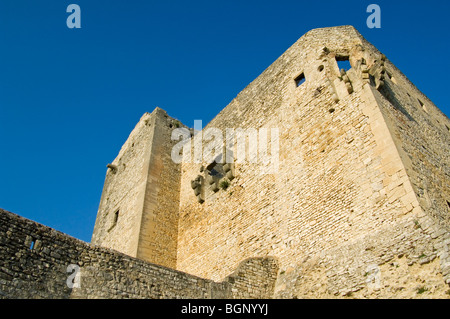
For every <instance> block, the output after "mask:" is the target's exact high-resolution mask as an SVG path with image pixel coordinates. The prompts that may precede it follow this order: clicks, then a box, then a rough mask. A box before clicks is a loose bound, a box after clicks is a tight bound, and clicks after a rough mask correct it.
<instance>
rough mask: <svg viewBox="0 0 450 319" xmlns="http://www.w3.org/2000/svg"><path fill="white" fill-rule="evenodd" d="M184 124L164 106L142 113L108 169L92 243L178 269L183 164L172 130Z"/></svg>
mask: <svg viewBox="0 0 450 319" xmlns="http://www.w3.org/2000/svg"><path fill="white" fill-rule="evenodd" d="M179 125H181V123H179V122H178V121H176V120H174V119H172V118H170V117H169V116H168V115H167V113H166V112H165V111H164V110H162V109H160V108H156V109H155V110H154V111H153V113H151V114H149V113H146V114H144V115H143V116H142V118H141V120H140V121H139V123H138V124H137V125H136V127H135V129H134V130H133V132H132V133H131V134H130V136H129V138H128V139H127V141H126V142H125V144H124V146H123V147H122V149H121V150H120V153H119V155H118V156H117V158H116V159H115V160H114V161H113V162H112V164H113V165H115V166H116V167H117V169H116V170H112V169H108V171H107V174H106V180H105V186H104V189H103V194H102V199H101V202H100V207H99V210H98V215H97V220H96V223H95V228H94V233H93V236H92V243H94V244H98V245H102V246H104V247H109V248H113V249H115V250H118V251H120V252H123V253H125V254H128V255H130V256H133V257H137V258H140V259H143V260H146V261H149V262H152V263H157V264H160V265H163V266H167V267H172V268H175V266H176V254H177V234H178V206H179V188H180V165H179V164H176V163H174V162H173V161H172V159H171V148H172V146H173V145H174V144H175V143H174V142H172V141H171V133H172V130H173V129H174V128H175V127H176V126H179ZM116 212H119V213H118V217H117V216H115V214H116ZM115 219H117V220H115Z"/></svg>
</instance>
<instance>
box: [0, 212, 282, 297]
mask: <svg viewBox="0 0 450 319" xmlns="http://www.w3.org/2000/svg"><path fill="white" fill-rule="evenodd" d="M70 265H75V267H79V268H78V272H77V273H78V274H79V277H78V278H79V281H77V282H78V283H79V285H80V286H79V287H77V286H75V287H72V288H69V287H68V285H67V282H68V279H69V276H71V275H74V274H75V273H74V271H73V269H69V271H68V267H69V266H70ZM277 272H278V264H277V262H276V260H274V259H272V258H257V259H250V260H246V261H244V262H242V264H241V265H240V266H239V268H238V269H237V270H236V272H235V273H233V274H231V275H229V276H228V277H227V278H226V280H225V281H223V282H214V281H211V280H208V279H203V278H199V277H195V276H192V275H189V274H186V273H183V272H180V271H176V270H173V269H170V268H166V267H163V266H159V265H156V264H151V263H147V262H145V261H142V260H139V259H136V258H133V257H130V256H127V255H124V254H122V253H119V252H117V251H114V250H112V249H108V248H102V247H98V246H95V245H90V244H87V243H84V242H82V241H80V240H77V239H75V238H72V237H70V236H67V235H65V234H63V233H60V232H57V231H55V230H53V229H51V228H48V227H46V226H43V225H41V224H38V223H36V222H33V221H30V220H28V219H25V218H22V217H20V216H17V215H14V214H12V213H10V212H6V211H4V210H1V209H0V298H32V299H39V298H46V299H59V298H152V299H161V298H190V299H191V298H192V299H195V298H201V299H207V298H225V299H227V298H270V297H271V296H272V295H273V289H274V283H275V280H276V276H277ZM72 277H75V276H72ZM70 279H72V278H70ZM69 282H71V281H70V280H69Z"/></svg>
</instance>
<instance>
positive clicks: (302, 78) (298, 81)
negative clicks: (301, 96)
mask: <svg viewBox="0 0 450 319" xmlns="http://www.w3.org/2000/svg"><path fill="white" fill-rule="evenodd" d="M305 81H306V78H305V73H303V72H302V73H301V74H300V75H299V76H297V77H296V78H295V85H296V86H297V87H299V86H300V85H302V84H303V83H305Z"/></svg>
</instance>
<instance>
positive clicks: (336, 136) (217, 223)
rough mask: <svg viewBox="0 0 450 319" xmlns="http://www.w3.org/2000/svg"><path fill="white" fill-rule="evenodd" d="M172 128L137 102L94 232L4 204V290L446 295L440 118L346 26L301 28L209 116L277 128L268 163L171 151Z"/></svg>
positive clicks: (21, 293) (445, 135) (446, 190)
mask: <svg viewBox="0 0 450 319" xmlns="http://www.w3.org/2000/svg"><path fill="white" fill-rule="evenodd" d="M341 61H349V63H350V65H351V68H349V69H347V70H345V69H340V68H339V66H338V65H339V64H340V62H341ZM178 128H185V126H184V125H183V124H182V123H180V122H179V121H178V120H176V119H174V118H172V117H170V116H168V115H167V113H166V112H165V111H164V110H162V109H160V108H156V109H155V110H154V111H153V112H152V113H146V114H144V115H143V116H142V118H141V120H140V121H139V123H138V124H137V125H136V127H135V129H134V130H133V131H132V132H131V134H130V136H129V138H128V140H127V141H126V142H125V144H124V145H123V147H122V149H121V150H120V152H119V154H118V156H117V158H116V159H115V160H114V161H113V162H112V163H111V164H109V165H108V169H107V172H106V178H105V184H104V188H103V193H102V197H101V201H100V206H99V210H98V214H97V219H96V223H95V228H94V233H93V235H92V243H91V244H87V243H83V242H81V241H78V240H76V239H74V238H71V237H69V236H67V235H64V234H61V233H59V232H56V231H54V230H52V229H49V228H47V227H45V226H43V225H39V224H37V223H34V222H32V221H29V220H26V219H24V218H21V217H19V216H17V215H14V214H12V213H9V212H5V211H0V218H1V224H0V235H1V236H0V256H1V257H0V258H1V265H0V298H22V297H24V298H349V297H351V298H446V299H448V298H450V256H449V246H450V232H449V229H450V187H449V185H450V120H449V119H448V118H447V117H446V116H445V115H444V114H443V113H442V112H441V111H440V110H439V109H438V108H437V107H436V106H435V105H434V104H433V103H432V102H431V101H430V100H429V99H428V98H427V97H426V96H425V95H424V94H422V93H421V92H420V91H419V90H418V89H417V88H416V87H415V86H414V85H413V84H412V83H411V82H410V81H409V80H408V79H407V78H406V77H405V76H404V75H403V74H402V73H401V72H400V71H399V70H398V69H397V68H396V67H395V66H394V65H393V64H392V63H391V62H390V61H389V60H388V59H387V58H386V56H385V55H383V54H382V53H380V52H379V51H378V50H377V49H376V48H375V47H374V46H373V45H371V44H370V43H368V42H367V41H366V40H365V39H364V38H363V37H362V36H361V35H360V34H359V33H358V32H357V31H356V30H355V29H354V28H353V27H351V26H341V27H333V28H323V29H315V30H312V31H310V32H308V33H307V34H305V35H304V36H303V37H301V38H300V39H299V40H298V41H297V42H296V43H295V44H294V45H293V46H292V47H290V48H289V49H288V50H287V51H286V52H285V53H284V54H283V55H282V56H281V57H279V58H278V59H277V60H276V61H275V62H274V63H273V64H272V65H270V66H269V67H268V68H267V69H266V70H265V71H264V72H263V73H262V74H261V75H260V76H259V77H258V78H256V79H255V80H254V81H253V82H252V83H250V84H249V85H248V86H247V87H246V88H245V89H244V90H243V91H242V92H241V93H239V94H238V96H237V97H236V98H235V99H233V100H232V101H231V103H230V104H229V105H228V106H227V107H225V108H224V109H223V110H222V111H221V112H220V113H219V114H218V115H217V116H216V117H215V118H214V119H213V120H212V121H211V122H210V123H209V124H208V125H207V126H206V127H205V128H204V129H203V132H205V131H206V130H208V129H209V128H215V129H219V130H221V131H222V132H223V134H224V136H225V131H226V129H229V128H235V129H237V128H241V129H255V130H256V131H258V132H262V130H261V129H267V131H268V132H270V131H271V130H273V129H277V130H278V139H275V138H274V135H272V137H270V134H269V138H268V150H269V153H270V150H272V153H274V154H272V156H273V155H277V170H275V171H273V172H271V173H269V174H263V173H262V170H261V164H260V163H258V162H256V163H252V162H249V161H246V162H245V161H244V162H239V161H233V162H231V163H215V162H212V163H211V162H209V161H205V160H203V161H202V162H195V161H192V160H191V161H187V160H183V161H181V162H176V161H174V160H173V154H172V151H173V149H174V146H175V145H176V144H177V143H179V139H175V140H172V133H173V131H174V130H175V129H178ZM186 131H188V132H190V135H189V138H192V141H194V140H195V138H196V136H199V135H197V134H199V133H198V132H194V130H192V129H191V130H190V131H189V130H187V129H186ZM194 133H195V134H194ZM260 134H261V133H260ZM250 144H251V142H250V141H248V142H247V146H248V147H249V148H251V147H252V146H251V145H250ZM220 146H221V149H223V153H222V154H221V155H223V156H222V157H223V158H225V157H226V156H228V155H230V154H233V155H234V154H236V153H237V151H238V150H236V148H234V147H235V145H228V144H223V145H220ZM275 146H276V147H275ZM195 147H196V146H195V142H194V143H191V148H192V150H191V151H192V153H193V152H195ZM274 150H276V152H275V151H274ZM185 151H186V149H184V151H183V154H182V156H183V158H186V156H188V154H187V153H189V152H187V153H186V152H185ZM71 264H72V265H77V267H79V269H80V271H79V275H80V277H79V278H80V286H79V287H73V288H69V287H68V285H67V282H66V280H67V278H68V275H70V273H68V272H67V267H68V266H69V265H71Z"/></svg>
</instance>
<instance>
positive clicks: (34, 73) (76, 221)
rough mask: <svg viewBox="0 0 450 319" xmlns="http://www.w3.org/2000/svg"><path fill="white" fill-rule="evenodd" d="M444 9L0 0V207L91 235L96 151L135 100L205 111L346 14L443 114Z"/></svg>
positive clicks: (107, 149) (449, 9) (139, 106)
mask: <svg viewBox="0 0 450 319" xmlns="http://www.w3.org/2000/svg"><path fill="white" fill-rule="evenodd" d="M71 3H75V4H78V5H79V6H80V7H81V29H69V28H67V26H66V19H67V17H68V15H69V13H66V8H67V6H68V5H69V4H71ZM370 3H376V4H379V5H380V7H381V21H382V27H381V29H369V28H368V27H367V26H366V18H367V16H368V15H369V14H368V13H366V8H367V5H368V4H370ZM449 17H450V2H449V1H447V0H440V1H437V0H428V1H377V0H373V1H363V0H353V1H335V0H320V1H302V0H296V1H284V0H277V1H262V0H259V1H245V0H241V1H234V0H227V1H215V0H209V1H197V0H192V1H167V0H160V1H125V0H120V1H118V0H108V1H106V0H105V1H98V0H70V1H62V0H53V1H48V0H26V1H24V0H0V152H1V153H0V207H1V208H4V209H6V210H9V211H12V212H14V213H16V214H19V215H21V216H24V217H27V218H30V219H32V220H35V221H37V222H40V223H43V224H45V225H47V226H50V227H53V228H55V229H57V230H60V231H62V232H64V233H67V234H69V235H71V236H74V237H76V238H79V239H82V240H85V241H90V238H91V234H92V230H93V227H94V222H95V217H96V214H97V208H98V204H99V201H100V195H101V191H102V186H103V182H104V177H105V172H106V164H107V163H110V162H111V161H112V160H113V159H114V158H115V157H116V155H117V153H118V152H119V150H120V147H121V146H122V144H123V142H125V140H126V138H127V137H128V135H129V133H130V132H131V130H132V129H133V127H134V126H135V124H136V123H137V122H138V120H139V118H140V117H141V116H142V114H143V113H144V112H151V111H152V110H153V109H154V108H155V107H156V106H159V107H161V108H163V109H165V110H166V111H167V112H168V113H169V115H171V116H173V117H176V118H178V119H179V120H181V121H182V122H183V123H184V124H186V125H188V126H193V123H194V122H193V121H194V120H195V119H199V120H203V123H204V124H206V123H207V122H209V121H210V120H211V119H212V118H213V117H214V116H215V115H216V114H217V113H218V112H219V111H220V110H221V109H223V108H224V107H225V106H226V105H227V104H228V103H229V102H230V101H231V100H232V99H233V98H234V97H235V96H236V95H237V94H238V93H239V92H240V91H241V90H242V89H243V88H244V87H245V86H246V85H247V84H249V83H250V82H251V81H252V80H253V79H255V78H256V77H257V76H258V75H259V74H260V73H261V72H262V71H263V70H264V69H265V68H267V67H268V66H269V65H270V64H271V63H272V62H273V61H274V60H276V59H277V58H278V57H279V56H280V55H281V54H282V53H283V52H284V51H285V50H286V49H288V48H289V47H290V46H291V45H292V44H293V43H294V42H295V41H296V40H297V39H298V38H299V37H301V36H302V35H303V34H304V33H306V32H307V31H309V30H311V29H314V28H318V27H330V26H338V25H347V24H350V25H353V26H355V27H356V28H357V29H358V30H359V31H360V32H361V33H362V34H363V36H364V37H365V38H366V39H368V40H369V41H370V42H372V43H373V44H374V45H375V46H376V47H377V48H378V49H380V50H381V51H382V52H383V53H385V54H386V56H387V57H388V58H389V59H390V60H391V61H392V62H393V63H394V64H396V65H397V67H399V69H400V70H402V71H403V73H405V74H406V75H407V76H408V77H409V79H410V80H411V81H412V82H413V83H414V84H415V85H416V86H417V87H418V88H419V89H420V90H422V92H424V93H425V94H426V95H427V96H428V97H429V98H430V99H431V100H432V101H433V102H434V103H435V104H436V105H437V106H438V107H439V108H440V109H441V110H442V111H443V112H444V113H445V114H447V116H448V115H449V114H450V103H449V102H450V94H449V88H448V83H449V82H448V72H449V70H450V68H449V61H450V60H449V59H448V57H447V55H448V53H449V51H450V50H449V49H450V41H449V38H450V37H449V34H448V32H449V31H450V28H449V22H448V21H449Z"/></svg>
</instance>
